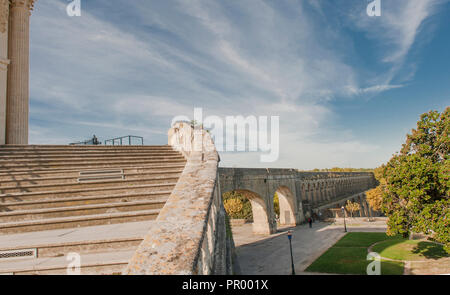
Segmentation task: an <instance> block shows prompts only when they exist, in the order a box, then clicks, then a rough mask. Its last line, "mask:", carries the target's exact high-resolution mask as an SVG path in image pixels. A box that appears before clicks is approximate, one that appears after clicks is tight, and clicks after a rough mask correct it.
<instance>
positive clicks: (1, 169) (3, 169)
mask: <svg viewBox="0 0 450 295" xmlns="http://www.w3.org/2000/svg"><path fill="white" fill-rule="evenodd" d="M181 163H186V160H185V159H184V158H182V159H181V158H180V159H171V160H139V161H133V164H134V165H135V166H142V165H148V164H154V165H159V166H161V165H163V166H164V165H166V166H168V165H172V164H181ZM124 165H130V161H113V160H111V161H104V162H88V163H74V164H72V165H68V164H66V163H59V164H51V165H49V164H37V163H29V164H26V163H24V164H20V165H18V164H15V165H8V164H5V165H2V166H0V174H1V173H8V172H21V171H22V172H25V171H30V170H53V169H80V170H85V169H101V168H113V167H114V168H118V167H122V166H124Z"/></svg>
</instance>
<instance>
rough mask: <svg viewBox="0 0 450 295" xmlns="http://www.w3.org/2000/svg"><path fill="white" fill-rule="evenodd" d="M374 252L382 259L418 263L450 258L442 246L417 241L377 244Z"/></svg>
mask: <svg viewBox="0 0 450 295" xmlns="http://www.w3.org/2000/svg"><path fill="white" fill-rule="evenodd" d="M373 251H374V252H377V253H379V254H380V255H381V256H382V257H386V258H390V259H396V260H409V261H418V260H426V259H439V258H443V257H449V255H448V254H447V253H446V252H445V251H444V247H443V246H442V245H439V244H436V243H432V242H425V241H417V240H390V241H385V242H382V243H380V244H377V245H375V246H374V247H373Z"/></svg>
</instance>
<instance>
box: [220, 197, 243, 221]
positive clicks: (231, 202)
mask: <svg viewBox="0 0 450 295" xmlns="http://www.w3.org/2000/svg"><path fill="white" fill-rule="evenodd" d="M223 206H224V207H225V211H226V212H227V214H228V215H229V216H230V217H231V218H233V217H235V216H236V215H239V213H241V211H242V208H243V204H242V202H241V200H239V199H228V200H225V201H224V202H223Z"/></svg>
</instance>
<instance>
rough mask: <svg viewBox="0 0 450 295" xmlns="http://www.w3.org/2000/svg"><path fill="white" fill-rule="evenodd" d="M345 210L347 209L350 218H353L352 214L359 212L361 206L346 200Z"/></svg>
mask: <svg viewBox="0 0 450 295" xmlns="http://www.w3.org/2000/svg"><path fill="white" fill-rule="evenodd" d="M345 209H347V211H350V214H351V217H353V213H355V212H356V211H359V210H360V209H361V205H359V204H358V203H356V202H351V201H350V200H347V204H346V205H345Z"/></svg>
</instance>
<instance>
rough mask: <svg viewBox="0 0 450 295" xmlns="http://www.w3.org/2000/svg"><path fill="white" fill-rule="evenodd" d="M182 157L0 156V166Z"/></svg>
mask: <svg viewBox="0 0 450 295" xmlns="http://www.w3.org/2000/svg"><path fill="white" fill-rule="evenodd" d="M178 158H183V159H184V157H183V156H182V155H181V154H178V153H170V154H155V155H149V154H139V153H136V154H117V155H90V154H89V155H75V156H64V155H61V156H59V155H58V156H57V157H55V156H48V155H42V156H33V157H23V156H11V157H7V156H0V165H4V164H7V163H17V164H22V163H24V162H27V163H42V162H49V163H59V162H67V163H73V162H81V163H83V162H87V161H99V162H100V161H105V160H139V159H153V160H161V159H162V160H170V159H178Z"/></svg>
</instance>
